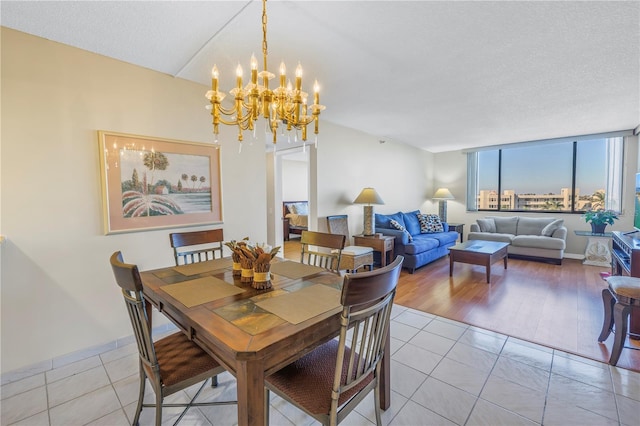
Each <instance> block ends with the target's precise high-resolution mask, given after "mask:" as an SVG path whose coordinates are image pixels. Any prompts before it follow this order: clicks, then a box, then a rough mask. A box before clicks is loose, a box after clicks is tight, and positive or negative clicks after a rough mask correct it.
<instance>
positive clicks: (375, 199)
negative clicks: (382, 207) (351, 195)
mask: <svg viewBox="0 0 640 426" xmlns="http://www.w3.org/2000/svg"><path fill="white" fill-rule="evenodd" d="M353 203H354V204H384V201H382V198H380V196H379V195H378V193H377V192H376V190H375V189H373V188H364V189H363V190H362V191H361V192H360V195H358V196H357V197H356V199H355V200H353Z"/></svg>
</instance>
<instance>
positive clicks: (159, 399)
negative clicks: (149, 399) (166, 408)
mask: <svg viewBox="0 0 640 426" xmlns="http://www.w3.org/2000/svg"><path fill="white" fill-rule="evenodd" d="M162 399H163V398H162V395H161V393H160V392H156V426H162Z"/></svg>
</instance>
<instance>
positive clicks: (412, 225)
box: [402, 210, 420, 235]
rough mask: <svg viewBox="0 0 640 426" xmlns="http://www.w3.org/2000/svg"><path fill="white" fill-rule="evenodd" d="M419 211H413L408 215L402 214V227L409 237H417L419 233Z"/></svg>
mask: <svg viewBox="0 0 640 426" xmlns="http://www.w3.org/2000/svg"><path fill="white" fill-rule="evenodd" d="M419 214H420V210H415V211H412V212H408V213H403V214H402V217H403V218H404V227H405V228H407V231H409V233H410V234H411V235H418V234H419V233H420V222H418V215H419Z"/></svg>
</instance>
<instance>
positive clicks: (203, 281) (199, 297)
mask: <svg viewBox="0 0 640 426" xmlns="http://www.w3.org/2000/svg"><path fill="white" fill-rule="evenodd" d="M160 289H161V290H163V291H165V292H166V293H168V294H169V295H171V296H172V297H173V298H174V299H176V300H177V301H179V302H180V303H182V304H183V305H184V306H186V307H187V308H191V307H192V306H196V305H202V304H203V303H207V302H211V301H213V300H217V299H222V298H223V297H228V296H233V295H236V294H240V293H243V292H244V290H243V289H241V288H238V287H235V286H233V285H231V284H228V283H226V282H224V281H222V280H220V279H218V278H215V277H203V278H196V279H195V280H189V281H183V282H181V283H178V284H171V285H165V286H162V287H160Z"/></svg>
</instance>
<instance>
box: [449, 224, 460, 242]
mask: <svg viewBox="0 0 640 426" xmlns="http://www.w3.org/2000/svg"><path fill="white" fill-rule="evenodd" d="M447 224H448V225H449V231H456V232H457V233H458V234H460V242H461V243H464V223H449V222H447Z"/></svg>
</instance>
